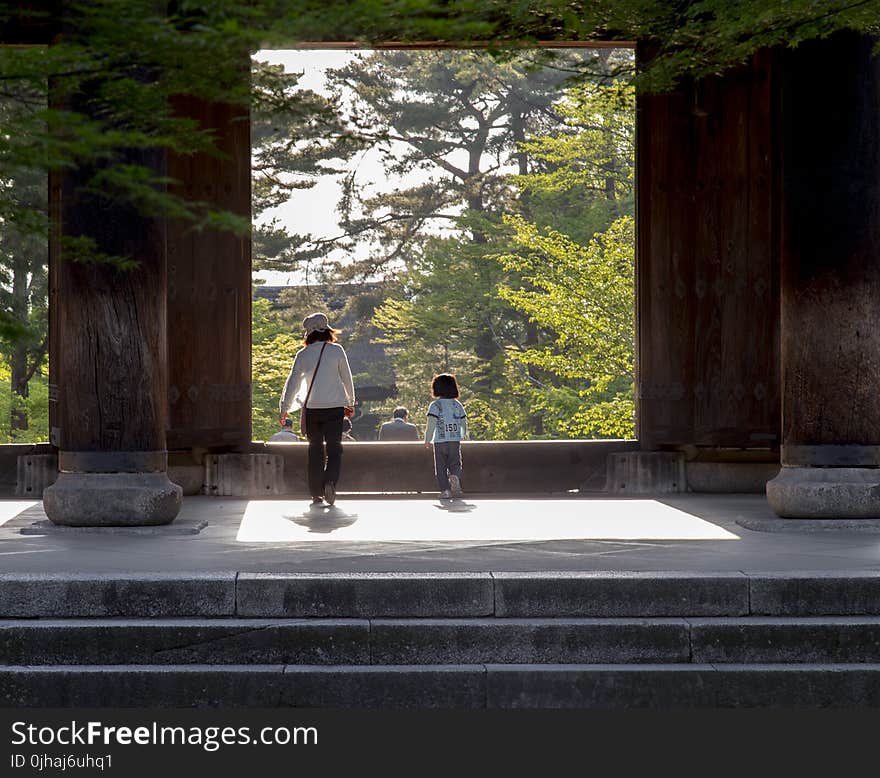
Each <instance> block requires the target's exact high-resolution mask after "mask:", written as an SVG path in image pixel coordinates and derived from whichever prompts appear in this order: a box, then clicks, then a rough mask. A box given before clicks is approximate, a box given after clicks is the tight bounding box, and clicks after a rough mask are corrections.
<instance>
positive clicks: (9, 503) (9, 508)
mask: <svg viewBox="0 0 880 778" xmlns="http://www.w3.org/2000/svg"><path fill="white" fill-rule="evenodd" d="M38 504H39V503H38V502H36V501H35V500H0V526H3V525H4V524H5V523H6V522H7V521H10V520H11V519H14V518H15V517H16V516H19V515H20V514H22V513H24V512H25V511H27V510H30V509H31V508H34V507H36V506H37V505H38Z"/></svg>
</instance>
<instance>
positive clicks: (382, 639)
mask: <svg viewBox="0 0 880 778" xmlns="http://www.w3.org/2000/svg"><path fill="white" fill-rule="evenodd" d="M718 662H721V663H738V664H747V663H758V662H775V663H782V662H786V663H810V662H813V663H816V662H818V663H828V662H838V663H870V662H880V617H831V616H826V617H811V618H804V617H796V618H784V617H743V618H726V617H725V618H710V619H677V618H655V619H619V618H604V619H582V618H560V619H503V618H480V619H373V620H366V619H238V618H227V619H58V620H56V619H51V620H50V619H45V620H44V619H39V620H2V621H0V663H2V664H3V665H20V664H28V665H90V664H92V665H114V664H127V665H135V664H144V665H164V664H169V665H182V664H207V663H210V664H288V665H330V664H332V665H338V664H345V665H419V664H428V665H456V664H485V663H493V664H584V663H589V664H595V663H615V664H630V663H678V664H683V663H718Z"/></svg>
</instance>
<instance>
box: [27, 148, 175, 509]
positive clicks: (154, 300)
mask: <svg viewBox="0 0 880 778" xmlns="http://www.w3.org/2000/svg"><path fill="white" fill-rule="evenodd" d="M126 161H127V162H132V163H137V164H143V165H146V166H147V167H149V168H150V169H151V170H153V171H154V172H156V173H160V174H164V172H165V166H166V160H165V152H163V151H161V150H155V151H150V152H132V153H131V154H130V155H129V157H128V159H127V160H126ZM92 172H94V171H90V170H86V169H78V170H71V171H66V172H64V173H63V174H56V175H53V178H52V182H51V187H50V190H51V195H50V197H51V210H52V215H53V232H52V237H51V240H50V271H49V272H50V298H49V316H50V332H51V335H50V344H51V353H50V371H51V375H50V427H51V438H52V443H53V444H54V445H56V446H57V447H58V448H59V449H60V451H59V470H60V474H59V478H58V480H57V481H56V483H55V484H54V485H53V486H51V487H49V488H48V489H46V491H45V492H44V497H43V501H44V505H45V509H46V513H47V515H48V516H49V518H50V519H51V520H52V521H53V522H55V523H56V524H68V525H80V526H81V525H117V524H124V525H140V524H165V523H168V522H170V521H172V520H173V519H174V517H175V516H176V515H177V512H178V510H179V508H180V503H181V489H180V487H179V486H176V485H175V484H172V483H171V482H170V481H169V480H168V476H167V472H166V463H167V452H166V445H165V429H166V425H167V416H168V414H167V405H166V388H167V359H166V301H165V294H166V260H165V250H166V249H165V239H166V235H165V227H164V224H163V222H162V221H161V220H155V219H149V218H146V217H144V216H143V215H141V214H140V213H138V212H137V211H136V210H135V209H134V208H133V207H131V206H128V205H125V204H122V203H120V202H119V201H118V200H117V199H114V198H113V197H112V195H108V196H106V197H105V196H102V195H96V194H90V193H88V192H85V191H83V189H82V184H83V183H84V182H85V181H86V180H87V178H88V176H89V175H90V173H92ZM62 237H65V238H82V237H85V238H89V239H91V240H93V241H94V246H95V249H96V250H97V251H98V252H101V253H103V254H106V255H111V256H118V257H126V258H129V259H131V260H134V261H135V262H137V263H138V266H137V267H136V268H135V269H132V270H120V269H118V268H116V267H115V266H113V265H112V264H107V263H102V262H89V261H75V260H76V259H80V260H81V259H88V256H89V252H88V251H85V252H84V254H85V256H79V257H75V256H73V253H74V252H72V251H71V248H70V246H65V244H64V243H63V242H62V240H61V238H62ZM77 253H79V252H77Z"/></svg>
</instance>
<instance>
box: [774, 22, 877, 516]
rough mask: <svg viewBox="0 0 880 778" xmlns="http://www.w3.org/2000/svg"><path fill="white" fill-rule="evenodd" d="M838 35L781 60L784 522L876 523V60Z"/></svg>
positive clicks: (866, 43) (779, 498) (777, 489)
mask: <svg viewBox="0 0 880 778" xmlns="http://www.w3.org/2000/svg"><path fill="white" fill-rule="evenodd" d="M874 45H875V41H874V40H872V39H869V38H867V37H863V36H859V35H856V34H854V33H842V34H838V35H835V36H834V37H832V38H830V39H828V40H825V41H818V42H812V43H808V44H804V45H802V46H800V47H799V48H798V49H796V50H794V51H793V52H788V53H786V54H785V57H784V69H783V75H782V150H783V158H782V170H783V219H782V252H781V261H782V381H783V384H782V386H783V403H782V425H783V426H782V429H783V446H782V464H783V468H782V471H781V473H780V476H779V477H778V478H777V479H775V480H774V481H771V482H770V483H769V484H768V485H767V496H768V499H769V500H770V503H771V505H772V506H773V508H774V510H776V512H777V513H779V514H780V515H783V516H792V517H822V518H846V517H865V516H880V470H878V467H880V327H878V323H880V59H878V58H877V57H876V56H875V54H874V52H873V47H874Z"/></svg>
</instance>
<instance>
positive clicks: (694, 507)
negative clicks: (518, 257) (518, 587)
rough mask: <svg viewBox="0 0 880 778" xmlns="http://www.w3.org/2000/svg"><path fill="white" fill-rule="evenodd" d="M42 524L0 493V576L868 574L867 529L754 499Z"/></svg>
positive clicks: (390, 507)
mask: <svg viewBox="0 0 880 778" xmlns="http://www.w3.org/2000/svg"><path fill="white" fill-rule="evenodd" d="M45 520H46V516H45V514H44V512H43V510H42V507H41V505H40V503H38V502H33V501H25V500H3V501H0V572H19V573H49V572H51V573H64V572H78V573H117V572H118V573H142V572H156V573H161V572H169V573H174V572H181V571H185V572H187V573H196V572H239V573H243V572H257V573H263V572H271V573H283V572H316V573H318V572H321V573H333V572H336V573H345V572H349V573H354V572H370V571H373V572H377V571H378V572H393V571H400V572H505V571H506V572H517V571H521V572H529V571H563V572H564V571H646V572H649V571H680V572H688V571H690V572H695V573H713V572H715V573H717V572H746V573H751V572H780V573H790V572H792V571H815V572H821V571H824V572H826V573H833V572H852V571H877V572H880V536H878V535H877V534H876V533H873V532H865V531H862V530H861V529H860V527H859V526H858V525H857V526H855V527H854V526H853V525H852V522H847V523H844V524H842V525H841V526H840V527H839V528H836V527H835V526H834V525H833V523H830V522H828V521H824V522H822V524H821V526H817V527H804V526H803V522H794V523H792V524H791V530H790V531H786V527H785V525H780V522H781V521H783V520H780V519H777V518H776V517H775V515H774V514H773V512H772V510H771V509H770V507H769V505H768V504H767V501H766V499H765V498H763V497H762V496H760V495H698V494H682V495H669V496H664V497H662V498H659V499H650V498H638V499H636V498H625V497H614V498H609V497H593V496H590V497H584V496H578V495H572V496H571V497H567V498H560V497H547V496H534V497H528V498H527V497H522V496H516V497H510V498H505V497H503V496H493V497H492V498H491V499H490V498H485V497H467V496H466V497H465V499H464V500H462V501H457V502H445V503H440V502H439V501H438V500H436V499H432V498H431V497H428V496H420V497H416V496H397V497H389V496H365V495H358V496H357V497H355V496H350V497H349V496H346V495H344V494H343V495H342V496H341V497H340V498H339V500H338V502H337V505H336V506H335V507H334V508H333V509H326V508H325V509H321V510H310V508H309V504H308V502H307V501H305V500H289V499H259V500H253V499H252V500H247V499H233V498H217V497H187V498H185V499H184V503H183V508H182V510H181V513H180V516H179V517H178V519H177V520H176V521H175V523H174V524H172V525H171V526H172V527H174V526H175V525H177V526H180V527H181V528H186V527H196V526H199V527H201V526H202V525H203V523H204V522H207V525H206V526H204V527H203V528H202V529H201V530H200V531H199V532H198V533H197V534H180V533H169V532H167V531H165V532H159V531H154V532H151V533H142V534H138V533H132V532H131V530H126V529H124V528H121V529H119V530H118V531H114V530H112V529H107V528H104V529H101V530H100V531H89V530H87V529H84V530H78V531H76V532H64V533H49V534H43V535H41V534H27V535H25V534H22V530H24V531H26V532H34V531H37V532H38V531H39V527H40V525H39V522H41V521H45ZM743 524H747V525H749V526H755V527H762V526H769V525H770V524H772V528H773V531H770V532H765V531H756V530H754V529H748V528H747V527H746V526H743Z"/></svg>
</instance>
